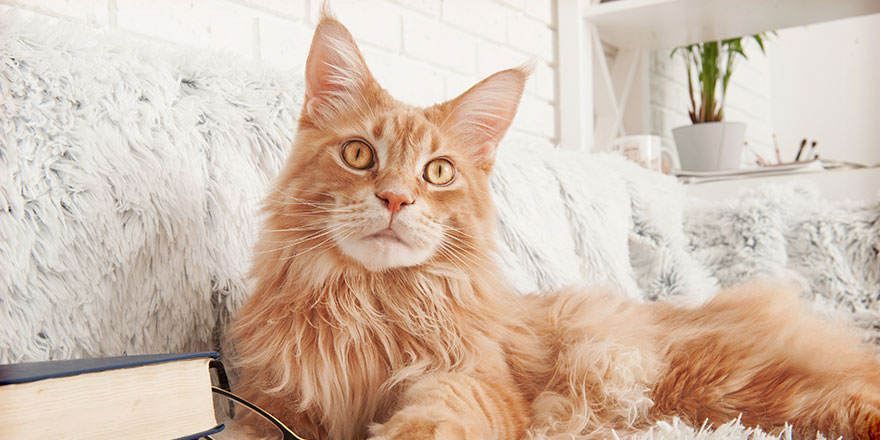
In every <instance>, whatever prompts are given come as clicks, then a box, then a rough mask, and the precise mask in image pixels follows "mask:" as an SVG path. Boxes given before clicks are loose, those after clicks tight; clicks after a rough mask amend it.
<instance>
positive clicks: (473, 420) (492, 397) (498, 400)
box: [370, 373, 529, 440]
mask: <svg viewBox="0 0 880 440" xmlns="http://www.w3.org/2000/svg"><path fill="white" fill-rule="evenodd" d="M528 422H529V416H528V410H527V406H526V403H525V400H524V399H523V397H522V396H521V395H520V394H519V393H518V392H517V391H516V390H515V388H514V387H513V384H512V382H511V381H510V380H509V379H508V378H506V377H501V378H499V377H495V378H491V377H481V378H477V377H473V376H470V375H465V374H459V373H435V374H431V375H430V376H426V377H425V378H422V379H421V380H419V381H418V382H416V383H414V384H413V385H412V386H410V387H409V388H408V389H407V390H406V391H405V392H404V394H403V396H402V398H401V402H400V409H399V410H398V411H397V412H395V413H394V414H393V415H392V416H391V418H390V419H389V420H388V421H387V422H385V423H382V424H377V425H374V426H372V427H371V428H370V432H371V433H372V435H373V436H372V437H371V440H403V439H412V440H422V439H436V440H447V439H448V440H453V439H456V440H466V439H475V440H476V439H479V440H483V439H499V440H504V439H518V438H521V437H522V435H523V432H524V431H525V428H526V426H527V425H528Z"/></svg>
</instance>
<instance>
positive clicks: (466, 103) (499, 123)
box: [440, 65, 532, 166]
mask: <svg viewBox="0 0 880 440" xmlns="http://www.w3.org/2000/svg"><path fill="white" fill-rule="evenodd" d="M531 71H532V66H531V65H523V66H520V67H517V68H513V69H507V70H502V71H501V72H498V73H495V74H493V75H491V76H489V77H488V78H486V79H484V80H482V81H480V82H479V83H477V84H476V85H474V86H473V87H471V88H470V89H468V90H467V91H466V92H464V93H462V94H461V95H459V96H458V97H457V98H455V99H453V100H452V101H449V102H447V103H444V104H441V105H440V107H441V108H447V110H446V111H447V112H448V113H447V114H446V115H445V116H444V120H443V121H442V122H441V124H440V130H441V131H442V132H444V133H447V134H449V135H452V136H455V137H457V138H458V139H459V140H460V141H461V142H463V143H464V144H465V145H467V146H468V147H469V148H470V149H471V152H472V153H473V155H474V157H475V158H476V159H477V160H478V161H479V162H480V163H481V164H483V165H486V166H490V165H492V163H493V162H494V160H495V152H496V150H497V149H498V143H499V142H500V141H501V138H503V137H504V133H506V132H507V129H508V128H509V127H510V124H511V122H513V117H514V116H516V110H517V108H518V107H519V102H520V99H521V98H522V93H523V90H524V89H525V83H526V79H528V76H529V74H530V73H531Z"/></svg>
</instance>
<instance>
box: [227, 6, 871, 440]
mask: <svg viewBox="0 0 880 440" xmlns="http://www.w3.org/2000/svg"><path fill="white" fill-rule="evenodd" d="M525 76H526V74H525V72H523V71H522V70H519V69H511V70H507V71H502V72H499V73H496V74H495V75H492V76H490V77H489V78H487V79H485V80H483V81H482V82H480V83H478V84H477V85H475V86H474V87H472V88H471V89H469V90H468V91H466V92H465V93H463V94H462V95H461V96H459V97H458V98H455V99H453V100H452V101H450V102H448V103H442V104H437V105H435V106H432V107H428V108H425V109H419V108H415V107H411V106H408V105H405V104H402V103H399V102H397V101H395V100H393V99H392V98H391V97H390V96H389V95H388V94H387V93H386V92H385V91H384V90H382V89H381V87H380V86H379V85H378V84H377V83H376V82H375V80H373V78H372V76H371V75H370V73H369V70H368V69H367V67H366V64H365V63H364V61H363V58H362V57H361V56H360V53H359V51H358V49H357V46H356V45H355V43H354V40H353V39H352V37H351V36H350V35H349V34H348V32H347V30H346V29H345V28H344V27H343V26H342V25H341V24H340V23H339V22H337V21H336V20H335V19H333V18H332V17H330V16H329V15H328V12H327V10H326V7H325V9H324V11H323V13H322V17H321V20H320V21H319V23H318V26H317V29H316V31H315V37H314V39H313V41H312V46H311V50H310V53H309V59H308V62H307V65H306V85H307V87H306V98H305V105H304V106H303V111H302V114H301V117H300V121H299V124H300V126H299V131H298V132H297V136H296V139H295V141H294V147H293V150H292V152H291V155H290V158H289V159H288V162H287V164H286V166H285V168H284V170H283V171H282V173H281V175H280V176H279V178H278V180H277V181H276V183H275V186H274V189H273V190H272V192H271V193H270V195H269V197H268V198H267V200H266V203H265V211H266V213H267V221H266V223H265V225H264V230H263V233H262V235H261V238H260V242H259V244H258V245H257V247H256V256H255V261H254V267H253V270H252V273H251V275H252V277H253V278H254V279H255V281H256V287H255V290H254V293H253V296H252V297H251V298H250V299H249V301H248V302H247V304H245V306H244V308H243V309H242V311H241V314H240V316H239V318H238V319H237V320H236V322H235V323H234V324H233V326H232V328H231V338H232V340H233V343H234V346H235V349H236V354H235V359H236V363H237V365H238V366H239V367H240V368H241V371H240V372H241V381H240V382H239V383H238V384H237V386H236V390H237V391H238V392H239V393H241V394H242V395H243V396H244V397H245V398H247V399H249V400H251V401H253V402H255V403H256V404H258V405H259V406H261V407H263V408H264V409H267V410H269V411H270V412H272V413H273V414H274V415H275V416H276V417H278V418H279V419H281V420H282V421H284V422H285V423H287V424H289V425H290V426H294V427H296V428H297V429H299V430H301V433H303V434H305V436H307V437H310V438H320V439H323V438H332V439H340V440H345V439H357V438H361V437H363V436H365V435H367V436H369V437H370V438H371V439H373V440H402V439H461V438H466V439H511V440H513V439H518V438H522V437H529V438H560V439H561V438H608V437H611V436H613V435H614V433H615V432H621V433H631V432H634V431H635V430H638V429H644V428H646V427H648V426H650V425H651V424H652V423H654V422H656V421H658V420H671V419H673V418H674V417H682V418H684V419H685V420H686V421H687V422H689V423H691V424H699V423H701V422H702V421H704V420H709V421H710V422H712V423H718V424H720V423H724V422H726V421H728V420H730V419H733V418H736V417H737V416H738V415H739V416H741V420H742V421H743V423H746V424H748V425H751V426H762V427H764V428H766V429H769V430H771V431H781V430H783V429H784V427H785V424H786V423H787V422H789V421H790V422H792V423H793V426H794V431H795V432H797V433H799V434H801V435H809V434H811V433H815V432H816V431H821V432H825V433H829V434H832V435H844V436H846V437H848V438H858V439H869V438H872V439H873V438H880V363H878V361H877V360H876V359H874V357H873V355H872V353H871V352H870V351H869V350H868V349H867V347H864V346H862V345H861V344H860V342H859V340H858V338H856V337H855V336H854V334H853V333H851V332H850V331H848V330H845V329H838V328H836V327H834V326H833V325H831V324H828V323H826V322H824V321H822V320H820V319H818V318H815V317H812V316H811V315H810V314H808V313H806V312H805V311H803V310H801V309H802V306H801V305H800V304H799V302H798V300H797V297H796V294H795V293H794V292H793V289H785V288H778V287H776V288H768V287H759V286H757V285H750V286H745V287H742V288H738V289H730V290H727V291H724V292H721V293H720V294H718V295H717V296H716V297H714V298H713V299H712V300H710V301H709V302H708V303H706V304H704V305H702V306H700V307H697V308H682V307H675V306H672V305H668V304H664V303H653V304H640V303H635V302H628V301H626V300H624V299H622V298H621V297H619V296H615V295H613V294H610V293H597V292H590V291H584V290H563V291H558V292H552V293H546V294H543V295H523V296H516V295H514V294H513V289H512V288H510V287H509V286H508V285H507V283H506V281H504V278H503V277H502V276H501V274H500V272H499V271H498V269H497V268H496V266H495V263H494V261H493V258H492V251H493V240H492V237H493V234H492V228H493V226H494V224H495V217H494V210H493V208H492V206H491V202H490V200H489V199H488V196H489V184H488V179H489V172H490V169H491V166H492V164H493V163H494V157H495V148H496V147H497V144H498V142H499V141H500V139H501V137H502V136H503V134H504V132H505V131H506V129H507V127H508V125H509V124H510V121H511V120H512V118H513V115H514V114H515V110H516V106H517V104H518V101H519V98H520V96H521V94H522V91H523V88H524V83H525ZM352 138H357V139H361V140H362V141H363V142H364V143H366V144H368V145H373V146H375V147H373V146H371V147H370V149H371V151H372V153H371V154H372V155H374V156H375V157H377V158H378V159H377V160H376V161H375V162H371V163H370V165H369V166H366V167H363V168H361V167H358V168H357V169H355V168H354V167H352V166H350V165H351V164H346V163H345V161H344V160H343V159H342V158H341V157H342V156H341V155H340V148H344V147H345V145H346V142H348V141H347V139H352ZM340 146H341V147H340ZM371 157H372V156H371ZM434 157H445V158H448V159H449V160H451V162H452V163H454V164H455V167H456V168H457V171H456V180H453V181H452V183H450V184H449V186H448V187H437V186H432V185H431V184H429V183H426V182H425V181H422V180H421V174H420V171H419V170H420V168H421V167H422V166H424V164H425V163H426V162H428V161H430V160H432V158H434ZM425 179H427V177H425ZM388 191H393V192H394V193H395V194H398V196H395V197H399V199H400V200H407V201H408V202H407V206H406V207H405V208H400V205H397V204H395V205H394V208H393V209H392V206H391V204H390V202H388V200H386V199H388V198H387V197H383V196H381V194H383V193H385V192H388ZM374 194H375V196H374ZM377 198H378V199H379V200H384V201H385V202H386V204H385V205H387V206H385V205H383V204H382V202H381V201H377ZM386 210H387V211H389V212H390V214H389V213H388V212H386ZM398 210H399V211H398ZM403 215H408V217H404V219H400V217H401V216H403ZM374 218H378V219H380V220H378V221H376V220H373V219H374ZM389 219H390V220H389ZM385 222H387V226H384V224H385ZM383 227H384V228H385V229H384V231H386V234H385V235H381V236H378V238H377V235H375V233H376V231H379V230H381V228H383ZM340 231H341V232H340ZM387 234H390V235H391V236H392V237H393V239H392V238H387ZM351 240H354V241H356V242H357V243H358V244H357V245H358V246H364V247H370V248H371V249H374V255H370V254H365V253H361V252H351V251H349V250H347V247H346V246H344V244H345V243H348V242H349V241H351ZM377 241H378V242H379V243H380V244H381V246H380V245H377V244H376V242H377ZM404 248H405V250H404ZM409 248H416V249H428V250H429V252H428V253H427V254H425V253H414V254H412V255H413V256H411V257H408V258H407V259H405V260H401V261H400V262H397V263H393V261H396V260H392V259H389V258H388V257H387V254H388V253H389V252H398V250H397V249H400V250H399V252H410V251H409ZM389 249H390V250H389ZM783 313H789V314H790V316H791V318H790V319H789V320H785V321H780V320H777V319H776V317H777V316H779V315H781V314H783ZM814 356H818V357H819V358H821V359H822V360H823V362H822V364H821V365H819V366H816V365H814V364H812V363H811V357H814ZM258 420H259V419H258V417H256V416H254V414H252V413H249V412H247V411H243V412H239V415H238V418H237V419H236V421H237V422H238V423H242V424H245V425H250V426H253V427H255V429H256V427H257V426H259V424H258Z"/></svg>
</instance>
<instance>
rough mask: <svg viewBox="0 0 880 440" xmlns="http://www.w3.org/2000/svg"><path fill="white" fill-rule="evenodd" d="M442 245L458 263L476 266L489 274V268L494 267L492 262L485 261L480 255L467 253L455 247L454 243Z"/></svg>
mask: <svg viewBox="0 0 880 440" xmlns="http://www.w3.org/2000/svg"><path fill="white" fill-rule="evenodd" d="M444 245H445V248H446V249H448V250H449V251H450V252H451V253H452V254H453V255H455V256H456V258H458V259H459V260H460V261H462V262H463V263H470V264H471V265H473V266H476V267H477V268H479V269H480V270H482V271H484V272H491V270H490V268H491V267H492V266H494V264H493V263H492V262H490V261H488V260H486V259H485V258H483V257H482V256H481V255H480V254H477V253H474V252H468V251H466V250H465V249H462V248H461V247H459V246H456V245H455V244H454V243H450V242H445V243H444ZM441 247H443V246H441ZM487 266H488V267H487Z"/></svg>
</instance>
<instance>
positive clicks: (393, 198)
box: [376, 191, 415, 216]
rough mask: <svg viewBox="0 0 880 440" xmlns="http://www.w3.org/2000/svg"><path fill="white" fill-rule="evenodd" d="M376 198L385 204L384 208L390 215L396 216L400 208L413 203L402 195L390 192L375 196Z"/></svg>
mask: <svg viewBox="0 0 880 440" xmlns="http://www.w3.org/2000/svg"><path fill="white" fill-rule="evenodd" d="M376 197H378V198H379V200H381V201H382V203H384V204H385V207H386V208H388V210H389V211H391V215H392V216H393V215H394V214H397V213H398V212H399V211H400V209H401V208H403V207H404V206H406V205H412V203H413V202H414V201H415V200H413V199H411V198H410V197H408V196H405V195H402V194H396V193H393V192H390V191H385V192H383V193H379V194H376Z"/></svg>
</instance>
